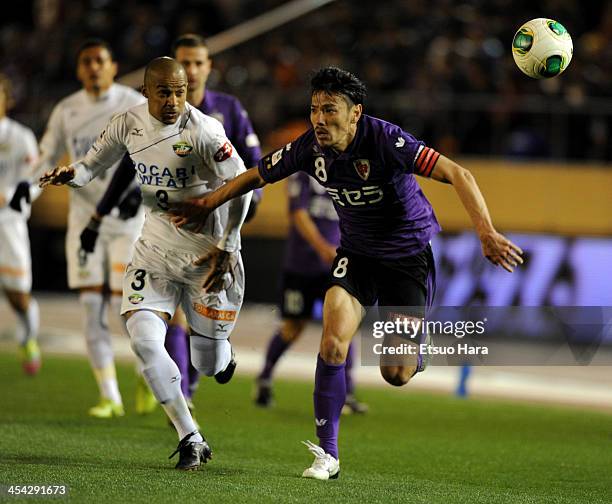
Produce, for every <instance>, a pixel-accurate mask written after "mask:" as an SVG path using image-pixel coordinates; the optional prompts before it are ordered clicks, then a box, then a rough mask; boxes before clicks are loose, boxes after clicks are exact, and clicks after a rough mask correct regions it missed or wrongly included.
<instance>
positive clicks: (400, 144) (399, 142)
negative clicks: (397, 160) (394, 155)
mask: <svg viewBox="0 0 612 504" xmlns="http://www.w3.org/2000/svg"><path fill="white" fill-rule="evenodd" d="M405 143H406V140H404V137H401V136H400V137H397V142H395V146H396V147H397V148H398V149H401V148H402V147H403V146H404V144H405Z"/></svg>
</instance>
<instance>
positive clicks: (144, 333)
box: [126, 310, 166, 363]
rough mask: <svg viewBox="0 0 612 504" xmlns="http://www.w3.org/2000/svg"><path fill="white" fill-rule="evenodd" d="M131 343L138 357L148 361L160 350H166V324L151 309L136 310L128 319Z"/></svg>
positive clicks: (127, 324) (127, 325)
mask: <svg viewBox="0 0 612 504" xmlns="http://www.w3.org/2000/svg"><path fill="white" fill-rule="evenodd" d="M126 327H127V330H128V333H129V335H130V345H131V347H132V350H133V351H134V353H135V354H136V355H137V356H138V358H139V359H140V360H141V361H142V362H144V363H146V362H149V361H150V360H152V359H153V358H154V357H155V355H156V354H157V353H159V352H163V351H165V349H164V338H165V337H166V324H165V323H164V321H163V320H162V319H161V318H160V317H158V316H157V315H155V314H154V313H152V312H149V311H144V310H143V311H137V312H134V313H133V314H132V315H131V316H130V317H129V318H128V320H127V322H126Z"/></svg>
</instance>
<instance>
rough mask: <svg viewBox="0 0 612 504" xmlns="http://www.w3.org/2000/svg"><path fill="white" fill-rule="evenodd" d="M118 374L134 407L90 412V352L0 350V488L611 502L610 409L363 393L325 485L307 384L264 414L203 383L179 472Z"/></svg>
mask: <svg viewBox="0 0 612 504" xmlns="http://www.w3.org/2000/svg"><path fill="white" fill-rule="evenodd" d="M118 374H119V379H120V383H121V387H122V391H123V394H124V401H125V403H126V406H127V415H126V416H125V417H123V418H120V419H114V420H95V419H90V418H88V417H87V416H86V414H85V412H86V409H87V407H88V406H91V405H92V403H93V402H95V399H96V387H95V384H94V381H93V377H92V376H91V373H90V371H89V368H88V365H87V363H86V361H85V360H84V359H78V358H60V357H52V356H48V357H46V359H45V361H44V367H43V370H42V373H41V374H40V375H39V376H37V377H34V378H30V377H26V376H24V375H22V373H21V370H20V368H19V366H18V363H17V357H16V355H14V354H7V353H3V354H1V353H0V384H1V385H0V387H1V388H0V484H4V485H7V484H39V485H40V484H47V485H49V484H51V485H53V484H56V485H57V484H65V485H68V486H69V487H70V491H69V498H68V499H67V498H62V499H57V500H60V501H66V500H70V501H73V502H88V503H90V502H147V503H149V504H151V503H156V502H163V503H166V502H181V503H188V502H214V503H217V502H233V503H237V502H245V501H258V502H260V501H268V502H272V501H274V502H317V501H321V502H368V503H369V502H422V503H444V504H449V503H463V502H466V503H470V504H472V503H487V504H491V503H501V502H504V503H505V502H517V503H531V502H533V503H540V502H551V503H553V502H554V503H557V502H558V503H580V504H583V503H585V502H589V503H598V502H601V503H604V502H606V503H608V502H611V501H612V471H611V470H610V469H611V468H612V417H611V416H610V415H608V414H605V413H597V412H584V411H579V410H576V409H564V408H552V407H543V406H534V405H524V404H517V403H511V402H502V401H483V400H467V401H464V400H458V399H455V398H452V397H446V396H440V395H428V394H424V393H414V392H413V393H409V391H407V390H405V389H403V390H394V389H392V388H376V389H366V388H363V389H361V390H360V391H359V392H360V397H361V398H363V399H364V400H365V401H366V402H368V403H369V405H370V413H369V414H368V415H366V416H360V417H357V416H353V417H344V418H343V420H342V431H341V438H340V459H341V466H342V472H341V476H340V478H339V479H338V480H336V481H329V482H319V481H313V480H304V479H301V478H300V477H299V476H300V474H301V472H302V470H303V469H304V468H306V467H307V466H308V465H309V464H310V463H311V462H312V457H311V456H310V455H309V453H308V452H307V450H306V449H305V448H304V447H303V446H302V445H301V444H300V443H299V441H300V440H302V439H307V438H310V439H312V440H315V441H316V438H315V437H314V427H313V422H312V384H310V383H303V382H289V381H279V382H278V384H277V386H276V389H275V392H276V402H277V406H276V407H275V408H274V409H272V410H269V411H265V410H260V409H257V408H255V407H254V406H253V405H252V403H251V385H252V382H251V381H250V380H248V379H246V378H243V377H236V378H234V380H233V381H232V383H231V384H229V385H225V386H221V385H218V384H216V383H215V382H214V381H212V380H209V379H208V380H206V379H203V380H202V383H201V386H200V390H199V392H198V394H197V397H196V406H197V412H198V418H199V420H200V422H201V424H202V427H203V432H204V433H205V435H206V437H207V439H208V441H209V443H210V444H211V446H212V448H213V452H214V456H213V461H212V462H211V463H209V464H208V465H206V466H205V467H204V468H203V469H202V470H200V471H198V472H193V473H183V472H178V471H175V470H174V469H173V465H174V462H175V461H176V459H173V460H172V461H169V460H168V459H167V457H168V455H169V454H170V453H171V452H172V451H173V449H174V448H175V446H176V443H177V438H176V435H175V433H174V431H173V430H172V429H171V428H170V427H168V426H167V424H166V421H165V418H164V417H163V416H162V413H161V411H159V410H158V411H157V412H155V413H154V414H152V415H150V416H146V417H139V416H137V415H136V414H135V413H134V410H133V406H132V405H133V395H134V387H135V377H134V373H133V366H131V365H129V364H120V365H119V367H118ZM408 387H409V386H408ZM38 499H40V497H39V498H38ZM16 500H17V498H16V497H9V496H7V495H6V494H4V495H3V496H0V501H4V502H15V501H16ZM23 500H24V499H23V497H21V498H20V501H23Z"/></svg>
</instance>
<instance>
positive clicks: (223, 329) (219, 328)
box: [217, 324, 229, 332]
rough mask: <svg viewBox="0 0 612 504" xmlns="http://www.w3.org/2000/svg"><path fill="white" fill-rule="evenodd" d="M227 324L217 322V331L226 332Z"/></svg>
mask: <svg viewBox="0 0 612 504" xmlns="http://www.w3.org/2000/svg"><path fill="white" fill-rule="evenodd" d="M228 325H229V324H217V331H219V332H227V326H228Z"/></svg>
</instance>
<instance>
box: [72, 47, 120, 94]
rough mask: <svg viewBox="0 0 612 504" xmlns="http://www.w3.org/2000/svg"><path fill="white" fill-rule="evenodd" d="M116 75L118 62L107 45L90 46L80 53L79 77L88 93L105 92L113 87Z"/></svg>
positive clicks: (78, 63)
mask: <svg viewBox="0 0 612 504" xmlns="http://www.w3.org/2000/svg"><path fill="white" fill-rule="evenodd" d="M115 75H117V64H116V63H115V62H114V61H113V58H111V55H110V53H109V52H108V49H106V48H105V47H101V46H93V47H88V48H87V49H84V50H83V51H81V54H79V60H78V62H77V77H78V79H79V80H80V81H81V84H83V87H84V88H85V90H86V91H87V92H88V93H94V94H99V93H103V92H104V91H106V90H107V89H108V88H109V87H111V84H112V83H113V80H114V79H115Z"/></svg>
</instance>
